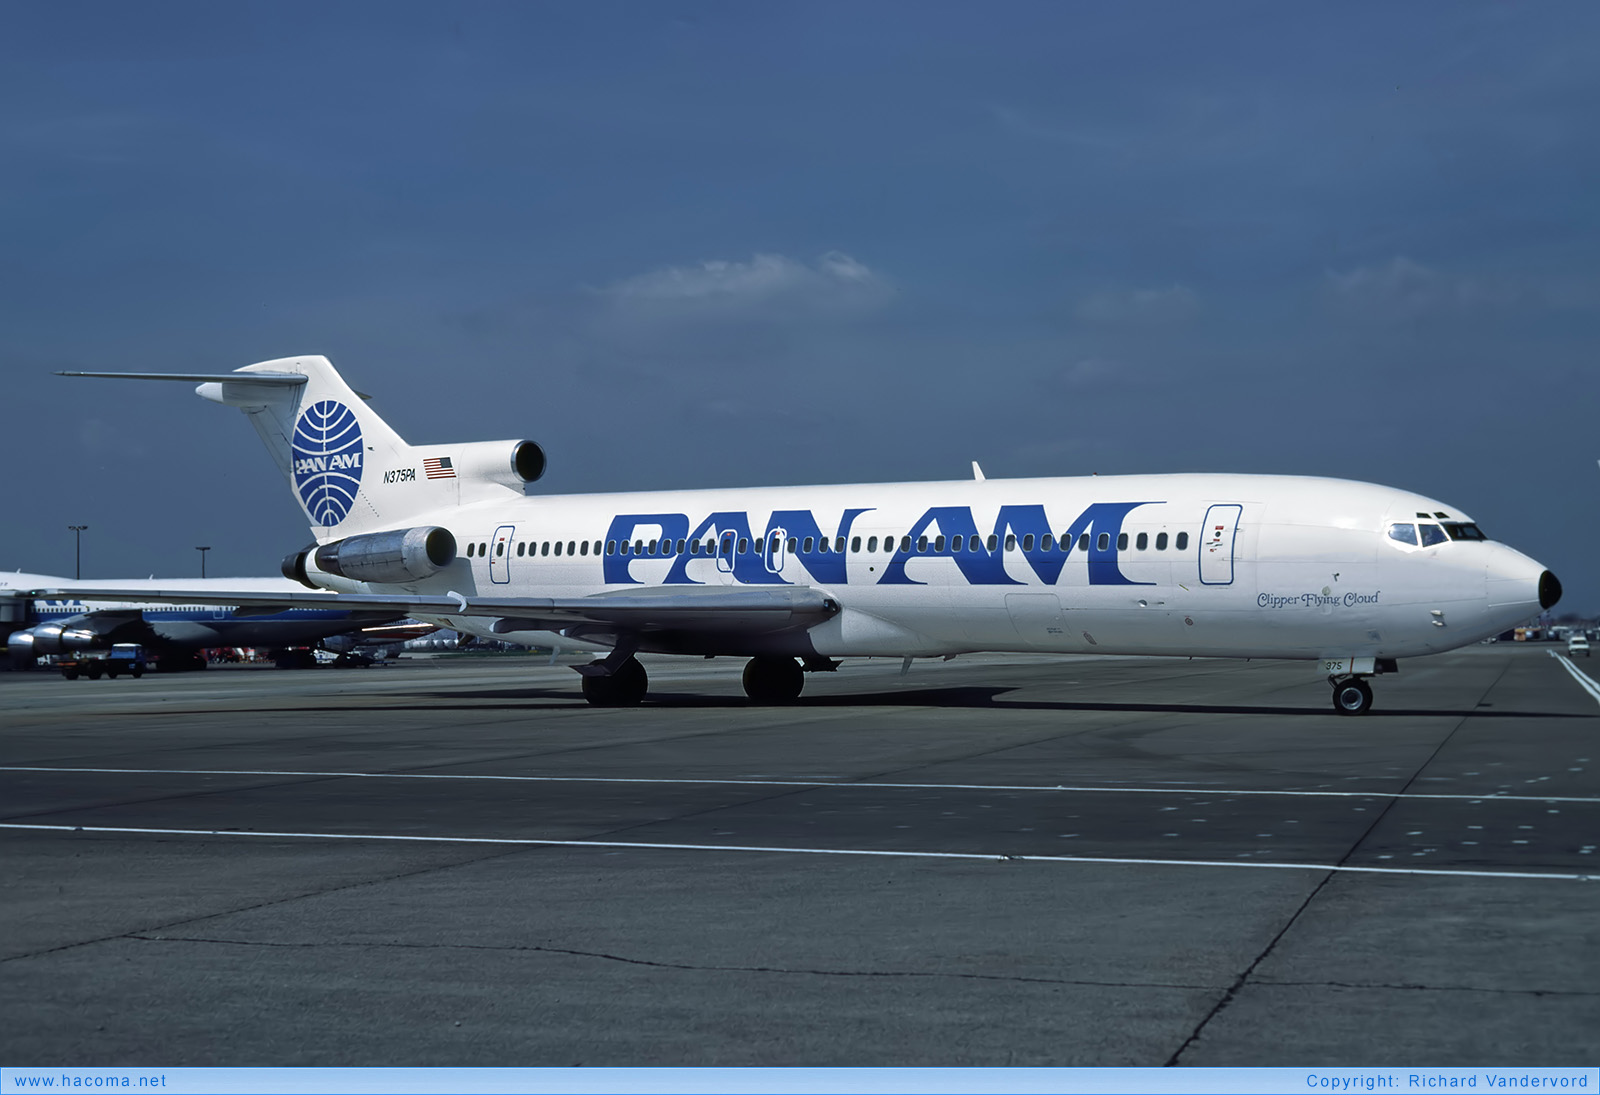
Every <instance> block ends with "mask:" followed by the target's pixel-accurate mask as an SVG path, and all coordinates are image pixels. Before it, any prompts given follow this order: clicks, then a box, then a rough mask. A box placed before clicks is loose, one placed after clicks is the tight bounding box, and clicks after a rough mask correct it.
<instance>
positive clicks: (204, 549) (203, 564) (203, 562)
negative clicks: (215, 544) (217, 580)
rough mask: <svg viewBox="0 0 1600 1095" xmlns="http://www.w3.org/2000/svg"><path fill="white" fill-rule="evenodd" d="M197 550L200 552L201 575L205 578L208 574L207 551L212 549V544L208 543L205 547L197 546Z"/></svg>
mask: <svg viewBox="0 0 1600 1095" xmlns="http://www.w3.org/2000/svg"><path fill="white" fill-rule="evenodd" d="M195 550H196V551H198V552H199V553H200V577H202V578H204V577H205V576H206V552H208V551H210V550H211V546H210V545H209V544H208V545H206V546H205V547H197V548H195Z"/></svg>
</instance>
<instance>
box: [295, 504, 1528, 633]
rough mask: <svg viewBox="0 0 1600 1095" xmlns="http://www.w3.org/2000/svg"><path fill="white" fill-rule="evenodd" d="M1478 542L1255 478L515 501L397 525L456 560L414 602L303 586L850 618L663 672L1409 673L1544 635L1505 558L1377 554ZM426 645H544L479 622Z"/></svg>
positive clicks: (1521, 575) (1427, 519)
mask: <svg viewBox="0 0 1600 1095" xmlns="http://www.w3.org/2000/svg"><path fill="white" fill-rule="evenodd" d="M396 489H397V490H399V489H403V488H396ZM1470 520H1471V519H1470V518H1468V517H1466V516H1464V515H1463V514H1461V513H1460V512H1459V511H1457V510H1454V509H1452V508H1451V507H1448V506H1446V505H1445V504H1443V503H1441V502H1438V501H1436V500H1434V499H1430V498H1426V497H1423V496H1421V495H1416V494H1412V493H1410V492H1406V491H1401V490H1395V489H1391V488H1387V487H1381V486H1375V485H1372V484H1367V483H1356V482H1349V481H1345V480H1336V479H1316V478H1301V477H1290V476H1261V475H1204V474H1185V475H1145V476H1104V477H1088V478H1053V479H1009V480H972V481H953V482H933V483H895V484H876V485H849V486H818V487H768V488H747V489H726V490H696V491H671V492H657V493H634V494H605V495H571V496H565V497H537V496H529V497H518V498H510V499H507V500H505V501H485V502H476V503H471V504H468V505H462V506H452V507H448V508H441V509H438V510H435V511H433V512H422V513H418V512H416V511H415V510H413V511H412V513H411V515H410V519H409V520H408V521H406V522H405V523H406V524H407V525H420V524H428V523H433V524H437V525H439V526H442V527H444V528H447V529H449V530H450V531H451V532H452V533H453V534H454V535H455V537H456V540H457V542H458V544H459V554H458V557H457V559H456V560H455V562H453V563H452V564H450V565H449V566H447V567H446V568H445V569H444V570H442V571H441V572H439V573H437V574H435V575H433V576H432V577H430V578H428V579H426V580H423V581H419V582H416V583H411V584H406V585H378V584H369V583H360V582H352V581H349V580H347V579H342V578H338V577H335V576H333V575H328V574H322V573H320V572H315V571H313V574H312V580H313V581H314V582H315V583H316V584H317V585H320V586H323V587H325V588H329V589H337V590H342V591H346V592H366V593H381V592H395V593H398V592H406V593H422V594H442V593H447V592H449V593H457V594H462V595H465V596H468V597H472V596H477V595H495V596H499V597H511V598H514V597H558V598H559V597H581V596H588V595H593V594H603V593H609V592H619V593H620V592H631V593H639V592H641V591H645V590H649V589H653V588H660V589H661V590H662V591H663V593H666V592H669V591H672V590H680V591H682V590H688V589H690V588H691V587H694V586H718V585H721V586H735V587H762V586H766V587H775V588H776V587H782V586H784V585H792V586H810V587H814V588H817V589H820V590H822V591H824V592H826V593H827V594H828V595H829V596H831V597H832V598H833V599H835V600H836V601H837V602H838V604H839V606H840V611H839V612H838V613H837V614H835V615H833V616H832V617H831V618H829V619H827V620H826V621H824V622H822V623H819V624H816V625H814V626H812V627H810V628H809V629H808V630H804V631H801V632H798V633H787V634H784V635H782V636H775V637H773V638H771V639H770V640H766V645H763V644H762V643H760V642H758V643H756V644H755V645H754V646H752V644H751V642H750V641H749V638H748V637H747V636H730V637H728V638H727V639H722V638H719V637H717V636H715V635H709V636H708V635H704V634H697V635H694V636H688V637H685V636H677V635H674V634H672V633H671V632H670V631H663V632H661V633H658V634H646V635H644V636H642V638H641V642H640V645H639V649H641V650H660V651H667V652H675V653H707V654H716V653H728V654H741V653H750V652H757V653H774V654H791V655H808V654H814V655H819V656H825V657H845V656H869V655H891V656H902V657H903V656H928V655H947V654H956V653H962V652H968V651H980V650H987V651H1052V652H1073V653H1087V652H1094V653H1120V654H1166V655H1213V656H1230V657H1270V658H1295V659H1316V658H1329V657H1377V658H1400V657H1411V656H1416V655H1421V654H1428V653H1434V652H1437V651H1441V650H1448V649H1451V648H1453V647H1457V646H1461V645H1463V644H1466V643H1470V642H1475V641H1477V640H1479V639H1482V638H1485V637H1487V636H1490V635H1494V634H1496V633H1498V632H1500V631H1503V630H1505V629H1507V628H1509V627H1512V626H1514V625H1515V624H1517V623H1519V622H1521V621H1523V620H1526V619H1528V618H1529V617H1531V616H1533V615H1534V614H1536V613H1537V612H1538V611H1539V609H1540V589H1541V587H1540V582H1541V576H1542V575H1543V573H1544V568H1543V567H1542V566H1540V564H1538V563H1536V562H1535V561H1534V560H1532V559H1530V558H1528V557H1527V556H1525V555H1522V554H1521V553H1519V552H1517V551H1515V550H1513V549H1512V548H1510V547H1507V546H1506V545H1504V544H1501V543H1498V542H1494V541H1485V540H1471V539H1446V540H1445V541H1444V542H1440V543H1436V544H1432V545H1429V546H1423V543H1422V541H1421V539H1419V540H1418V542H1417V543H1406V542H1404V541H1403V540H1402V539H1396V538H1394V537H1392V536H1391V535H1390V529H1391V526H1394V525H1396V524H1400V525H1402V526H1403V525H1405V524H1410V525H1412V526H1414V528H1415V527H1416V526H1422V525H1432V526H1434V532H1435V533H1437V532H1438V530H1439V528H1440V527H1442V526H1446V525H1450V524H1454V525H1455V526H1456V527H1459V526H1460V525H1464V524H1465V525H1469V526H1470ZM397 527H400V526H397ZM1428 535H1429V534H1428V533H1427V532H1426V531H1425V532H1424V533H1423V534H1422V536H1423V537H1424V538H1425V537H1427V536H1428ZM974 538H976V541H977V542H976V545H974ZM824 541H825V542H826V543H825V545H824ZM624 545H626V548H625V549H624ZM886 545H887V546H886ZM824 546H825V547H826V550H823V548H824ZM1063 548H1065V550H1063ZM841 549H842V550H841ZM436 622H439V623H441V624H442V625H444V626H448V627H452V628H456V629H458V630H461V631H465V632H469V633H473V634H478V635H484V636H491V635H492V636H493V637H495V638H502V639H510V640H512V641H528V642H533V641H537V638H536V637H535V636H533V635H532V634H531V633H530V634H528V635H523V634H520V633H517V632H510V633H507V632H505V631H504V630H500V631H496V630H493V624H494V621H493V620H492V619H486V618H484V617H481V616H480V617H471V616H460V617H457V616H447V617H439V618H436ZM569 635H570V637H571V638H573V639H579V640H588V641H593V642H601V643H604V642H605V641H607V639H608V636H606V635H605V634H603V633H601V632H599V631H596V630H589V631H577V630H574V631H573V632H570V633H569Z"/></svg>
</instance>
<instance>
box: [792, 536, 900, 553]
mask: <svg viewBox="0 0 1600 1095" xmlns="http://www.w3.org/2000/svg"><path fill="white" fill-rule="evenodd" d="M789 543H790V544H791V545H793V544H794V540H793V539H791V540H790V541H789ZM789 550H790V551H793V550H794V548H793V547H792V546H791V547H790V548H789ZM867 550H868V551H877V550H878V538H877V537H876V536H868V537H867Z"/></svg>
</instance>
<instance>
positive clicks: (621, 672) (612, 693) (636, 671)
mask: <svg viewBox="0 0 1600 1095" xmlns="http://www.w3.org/2000/svg"><path fill="white" fill-rule="evenodd" d="M649 691H650V676H649V674H647V673H646V672H645V671H644V666H642V665H640V664H639V659H637V658H629V659H628V660H627V661H625V662H623V663H622V665H621V666H619V667H618V668H617V671H616V672H615V673H613V674H611V676H609V677H601V676H594V677H584V678H583V698H584V699H586V700H588V701H589V702H590V703H591V704H592V705H594V706H595V707H637V706H638V705H639V704H640V703H642V702H643V701H644V697H645V694H646V693H647V692H649Z"/></svg>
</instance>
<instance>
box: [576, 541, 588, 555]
mask: <svg viewBox="0 0 1600 1095" xmlns="http://www.w3.org/2000/svg"><path fill="white" fill-rule="evenodd" d="M578 554H579V555H587V554H589V541H587V540H585V541H583V542H582V543H581V544H579V545H578Z"/></svg>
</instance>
